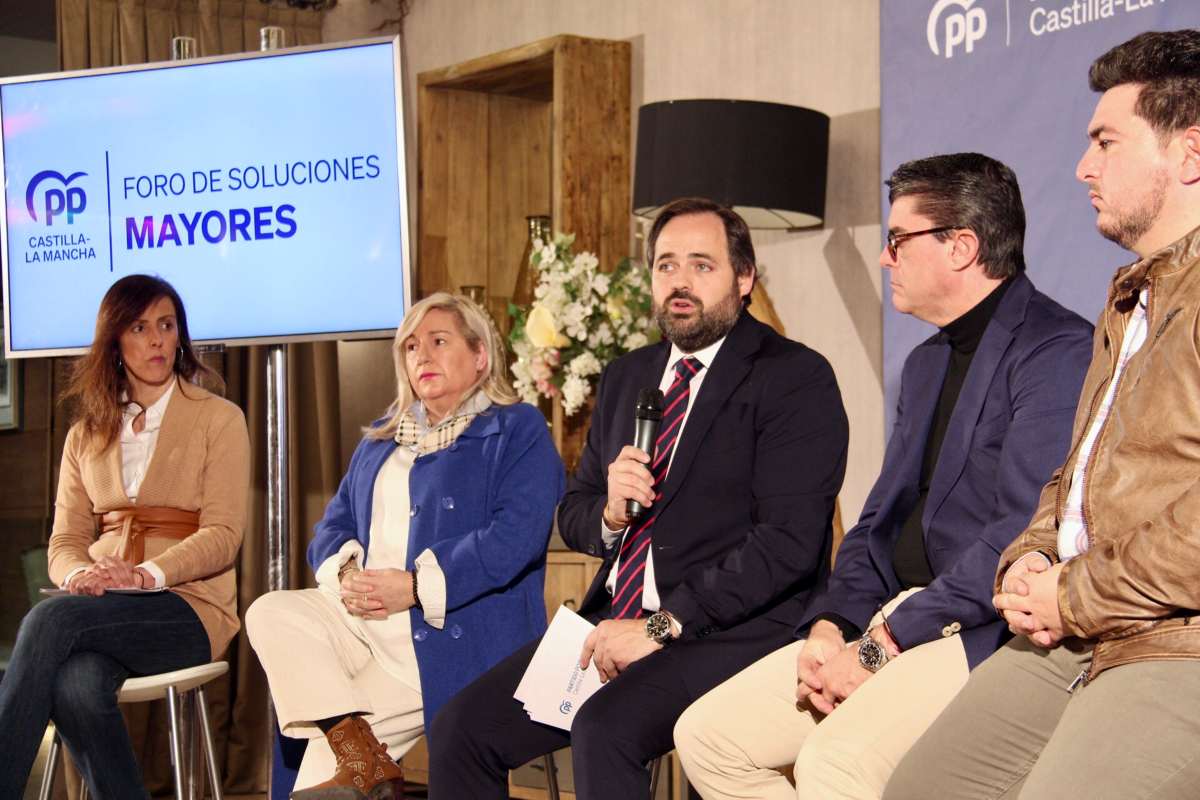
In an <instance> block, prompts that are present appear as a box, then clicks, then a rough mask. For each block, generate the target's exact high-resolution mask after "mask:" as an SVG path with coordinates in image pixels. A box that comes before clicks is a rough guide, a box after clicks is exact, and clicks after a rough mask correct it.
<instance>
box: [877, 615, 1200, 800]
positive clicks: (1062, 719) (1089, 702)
mask: <svg viewBox="0 0 1200 800" xmlns="http://www.w3.org/2000/svg"><path fill="white" fill-rule="evenodd" d="M1091 657H1092V654H1091V650H1090V648H1087V647H1084V648H1083V649H1080V648H1079V647H1074V648H1073V647H1071V646H1070V643H1068V645H1067V646H1060V647H1056V648H1054V649H1052V650H1043V649H1042V648H1040V647H1037V646H1036V645H1033V644H1031V643H1030V642H1029V640H1028V639H1026V638H1024V637H1018V638H1016V639H1014V640H1012V641H1011V642H1009V643H1008V644H1007V645H1005V646H1004V647H1002V648H1000V650H999V651H997V652H996V654H995V655H993V656H992V657H991V658H989V659H988V660H987V661H985V662H983V663H982V664H980V665H979V666H978V667H977V668H976V669H975V671H974V672H973V673H972V674H971V679H970V680H969V681H967V685H966V686H965V687H964V688H963V690H962V692H961V693H960V694H959V695H958V697H957V698H955V700H954V702H953V703H951V704H950V706H949V707H948V708H947V709H946V711H945V713H944V714H942V716H941V717H939V718H938V720H937V722H936V723H935V724H934V725H933V726H932V727H931V728H930V730H929V732H928V733H927V734H926V735H925V736H924V737H923V738H922V739H921V741H920V742H918V743H917V744H916V745H915V746H914V747H913V748H912V750H910V751H909V753H908V755H907V756H906V757H905V758H904V760H903V761H902V762H901V764H900V766H899V767H897V769H896V772H895V774H894V775H893V777H892V781H891V782H890V783H889V784H888V786H887V791H886V793H885V794H884V797H885V798H886V800H904V799H906V798H911V799H912V800H917V798H921V800H925V798H931V797H936V798H942V797H946V798H955V800H984V798H986V800H995V799H996V798H1005V800H1015V798H1020V799H1021V800H1061V799H1062V798H1074V797H1086V798H1088V800H1144V799H1145V798H1164V799H1165V798H1171V800H1184V799H1185V798H1188V799H1189V800H1190V799H1191V798H1196V797H1200V662H1196V661H1140V662H1137V663H1134V664H1126V665H1125V666H1121V667H1113V668H1112V669H1109V670H1105V671H1104V672H1102V673H1100V675H1099V676H1098V677H1097V678H1096V680H1095V681H1093V682H1092V683H1089V684H1087V685H1085V686H1082V687H1080V688H1076V689H1075V691H1074V693H1068V691H1067V687H1068V686H1069V685H1070V684H1071V682H1072V681H1074V680H1075V678H1076V677H1077V676H1078V675H1079V673H1080V672H1081V671H1082V670H1083V669H1085V668H1086V667H1087V666H1088V665H1089V664H1090V663H1091Z"/></svg>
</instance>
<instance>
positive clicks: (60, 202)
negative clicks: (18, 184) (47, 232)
mask: <svg viewBox="0 0 1200 800" xmlns="http://www.w3.org/2000/svg"><path fill="white" fill-rule="evenodd" d="M86 176H87V173H86V172H76V173H74V174H72V175H71V176H70V177H64V176H63V174H62V173H61V172H58V171H56V170H52V169H44V170H42V171H41V172H39V173H38V174H37V175H34V176H33V179H32V180H30V181H29V187H28V188H27V189H26V190H25V208H26V209H27V210H28V211H29V216H30V217H32V218H33V220H34V222H37V218H38V215H37V204H36V203H35V202H34V201H35V200H36V199H37V190H38V185H39V184H41V183H42V182H43V181H47V180H54V181H57V182H58V183H61V184H62V186H61V187H59V186H55V185H54V184H53V183H50V184H47V185H46V188H45V191H44V192H43V193H42V210H43V212H44V218H45V221H46V227H50V226H51V225H53V224H54V218H55V217H60V216H62V215H63V214H66V215H67V224H68V225H71V224H74V222H75V215H76V214H80V213H82V212H83V210H84V209H85V208H87V194H86V193H84V191H83V189H82V188H80V187H79V186H71V185H70V184H71V182H72V181H74V180H75V179H76V178H81V177H86Z"/></svg>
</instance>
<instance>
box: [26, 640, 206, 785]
mask: <svg viewBox="0 0 1200 800" xmlns="http://www.w3.org/2000/svg"><path fill="white" fill-rule="evenodd" d="M228 671H229V664H227V663H226V662H224V661H214V662H213V663H211V664H203V665H201V666H199V667H188V668H187V669H177V670H175V671H174V672H161V673H159V674H157V675H146V676H145V677H141V678H130V679H129V680H127V681H125V683H124V684H123V685H122V686H121V691H120V692H118V693H117V702H119V703H146V702H149V701H151V700H158V699H160V698H163V697H165V698H166V699H167V712H168V715H169V717H170V720H171V732H170V733H171V767H172V769H173V770H174V773H175V798H176V800H197V798H198V797H199V796H200V795H199V792H200V781H199V780H198V778H199V775H198V774H197V769H196V767H197V765H196V753H195V746H194V745H195V743H196V733H197V729H199V733H200V734H201V736H200V743H201V745H202V749H203V750H204V754H205V757H206V761H207V762H208V778H209V783H210V785H211V786H212V796H213V800H222V798H221V775H220V773H219V772H218V771H217V757H216V753H215V752H214V750H213V742H212V728H211V727H210V726H209V723H208V702H207V700H206V699H205V697H204V685H205V684H206V683H208V682H209V681H211V680H213V679H215V678H219V677H221V676H222V675H224V674H225V673H226V672H228ZM196 712H199V713H196ZM61 747H62V741H61V740H60V739H59V738H58V733H57V732H56V733H55V734H54V741H52V742H51V743H50V754H49V756H48V757H47V759H46V772H45V774H44V775H43V776H42V788H41V791H40V792H39V793H38V800H50V794H51V792H52V791H53V789H54V772H55V770H56V769H57V767H58V751H59V749H60V748H61ZM81 783H82V785H81V787H80V797H81V798H82V800H87V797H88V790H87V783H86V782H81Z"/></svg>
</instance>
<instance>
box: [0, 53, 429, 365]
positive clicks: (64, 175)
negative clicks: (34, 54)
mask: <svg viewBox="0 0 1200 800" xmlns="http://www.w3.org/2000/svg"><path fill="white" fill-rule="evenodd" d="M396 46H398V45H397V44H396V42H395V41H394V40H392V41H383V42H379V41H376V42H374V43H366V44H358V45H354V46H343V47H337V48H332V49H318V50H311V51H305V52H287V51H282V52H280V53H273V54H268V55H263V56H261V57H254V58H242V59H236V60H226V61H215V62H208V63H189V62H181V63H179V64H167V65H155V67H154V68H147V69H140V68H139V69H135V70H132V71H119V72H105V73H101V74H91V73H83V74H79V73H75V74H68V75H65V76H63V77H54V78H51V79H43V80H35V81H16V82H10V83H4V84H0V123H2V125H3V141H2V146H3V150H2V154H0V155H2V159H3V162H2V165H3V174H4V180H5V187H6V188H5V194H4V211H5V215H4V219H5V226H4V237H3V244H4V249H3V256H4V303H5V327H6V339H7V344H8V347H7V350H8V353H9V355H10V356H16V357H20V356H28V355H42V354H47V353H49V352H63V351H69V350H78V349H79V348H84V347H86V346H87V345H88V344H89V343H90V342H91V338H92V333H93V326H94V324H95V318H96V310H97V308H98V306H99V302H100V298H101V297H102V296H103V294H104V292H105V291H106V290H107V289H108V287H109V286H110V285H111V284H112V283H113V282H114V281H115V280H117V279H118V278H120V277H122V276H124V275H129V274H132V273H149V274H154V275H160V276H162V277H164V278H166V279H167V280H168V281H170V282H171V283H172V284H173V285H174V286H175V288H176V289H177V290H178V291H179V293H180V295H181V296H182V297H183V299H184V302H185V303H186V305H187V311H188V320H189V325H190V328H191V333H192V337H193V338H194V339H196V340H199V341H224V342H229V343H237V342H238V341H246V340H264V339H266V340H271V339H275V340H278V339H281V338H290V337H313V338H315V337H328V336H330V335H336V334H342V335H354V334H359V335H362V334H363V333H366V332H372V331H376V332H377V331H386V330H388V329H394V328H395V327H396V326H397V325H398V324H399V322H400V319H401V318H402V317H403V314H404V307H405V302H406V299H407V291H406V287H407V285H408V279H407V256H406V248H407V244H408V243H407V242H406V241H405V233H406V226H405V220H406V214H407V212H406V207H405V197H404V192H405V179H404V162H403V155H402V154H403V140H402V136H403V131H402V129H398V127H397V126H398V109H397V103H398V100H399V89H398V86H397V85H396V80H397V75H396V63H397V62H396V58H395V51H394V47H396Z"/></svg>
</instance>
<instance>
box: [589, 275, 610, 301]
mask: <svg viewBox="0 0 1200 800" xmlns="http://www.w3.org/2000/svg"><path fill="white" fill-rule="evenodd" d="M608 281H609V279H608V276H607V275H605V274H604V273H603V272H599V273H597V274H596V276H595V277H593V278H592V291H593V292H595V293H596V294H598V295H601V296H603V295H606V294H608Z"/></svg>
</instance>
